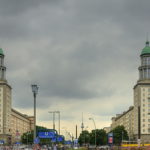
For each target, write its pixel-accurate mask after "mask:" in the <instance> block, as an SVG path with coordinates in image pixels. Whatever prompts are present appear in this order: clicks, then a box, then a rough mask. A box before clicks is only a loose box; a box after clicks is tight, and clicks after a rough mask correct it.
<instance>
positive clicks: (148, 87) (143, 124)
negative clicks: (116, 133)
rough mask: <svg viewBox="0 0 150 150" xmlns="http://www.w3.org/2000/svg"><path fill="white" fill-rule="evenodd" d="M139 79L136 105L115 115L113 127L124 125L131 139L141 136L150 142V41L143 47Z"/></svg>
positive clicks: (135, 89)
mask: <svg viewBox="0 0 150 150" xmlns="http://www.w3.org/2000/svg"><path fill="white" fill-rule="evenodd" d="M140 58H141V65H140V67H139V68H138V70H139V80H138V81H137V83H136V85H135V86H134V88H133V89H134V107H130V108H129V110H128V111H126V112H124V113H123V114H121V115H119V116H116V117H113V118H112V124H111V129H113V128H114V127H116V126H117V125H124V126H125V128H126V130H127V132H128V134H129V137H130V138H131V139H138V138H140V139H141V141H142V142H145V143H146V142H150V46H149V41H147V42H146V46H145V47H144V48H143V49H142V52H141V55H140Z"/></svg>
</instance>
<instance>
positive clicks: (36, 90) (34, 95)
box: [31, 84, 39, 143]
mask: <svg viewBox="0 0 150 150" xmlns="http://www.w3.org/2000/svg"><path fill="white" fill-rule="evenodd" d="M31 87H32V92H33V97H34V136H33V143H34V139H35V138H36V95H37V93H38V88H39V87H38V86H37V85H36V84H32V85H31Z"/></svg>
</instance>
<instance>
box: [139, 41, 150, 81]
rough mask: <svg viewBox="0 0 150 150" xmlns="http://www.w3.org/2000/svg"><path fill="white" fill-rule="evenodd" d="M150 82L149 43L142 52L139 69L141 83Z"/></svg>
mask: <svg viewBox="0 0 150 150" xmlns="http://www.w3.org/2000/svg"><path fill="white" fill-rule="evenodd" d="M144 80H150V46H149V41H147V42H146V46H145V47H144V48H143V50H142V52H141V66H140V67H139V81H144Z"/></svg>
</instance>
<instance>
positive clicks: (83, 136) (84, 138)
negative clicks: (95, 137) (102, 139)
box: [78, 130, 90, 145]
mask: <svg viewBox="0 0 150 150" xmlns="http://www.w3.org/2000/svg"><path fill="white" fill-rule="evenodd" d="M78 141H79V143H80V145H82V144H87V143H89V142H90V133H89V132H88V131H87V130H84V131H82V133H80V136H79V139H78Z"/></svg>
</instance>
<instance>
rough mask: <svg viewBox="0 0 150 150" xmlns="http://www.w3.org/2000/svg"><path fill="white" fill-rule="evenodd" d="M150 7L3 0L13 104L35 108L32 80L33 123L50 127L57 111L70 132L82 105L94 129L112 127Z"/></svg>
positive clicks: (104, 1) (0, 34)
mask: <svg viewBox="0 0 150 150" xmlns="http://www.w3.org/2000/svg"><path fill="white" fill-rule="evenodd" d="M149 6H150V1H149V0H142V1H141V0H0V47H2V48H3V50H4V54H5V65H6V67H7V73H6V75H7V81H8V83H9V84H10V85H11V86H12V107H13V108H14V109H16V110H18V111H20V112H22V113H26V114H28V115H33V94H32V91H31V84H34V83H36V84H38V85H39V93H38V95H37V123H38V125H42V126H45V127H48V128H52V114H49V113H48V111H54V110H59V111H60V112H61V129H62V128H66V129H67V130H68V131H70V132H72V133H73V134H74V135H75V125H76V124H77V125H78V130H79V131H80V130H81V120H82V112H83V116H84V125H85V127H86V126H88V130H91V129H93V128H94V125H93V123H92V122H91V121H90V120H89V119H88V118H89V117H93V118H94V120H95V123H96V126H97V128H103V127H105V126H110V123H111V117H113V116H115V114H117V113H122V112H123V111H125V110H127V109H128V107H129V106H131V105H133V86H134V85H135V84H136V82H137V80H138V66H139V65H140V57H139V56H140V53H141V50H142V48H144V46H145V41H146V34H147V32H149V29H150V17H149V14H150V9H149ZM56 123H57V122H56ZM57 124H58V123H57ZM57 124H56V126H58V125H57ZM62 130H64V129H62Z"/></svg>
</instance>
